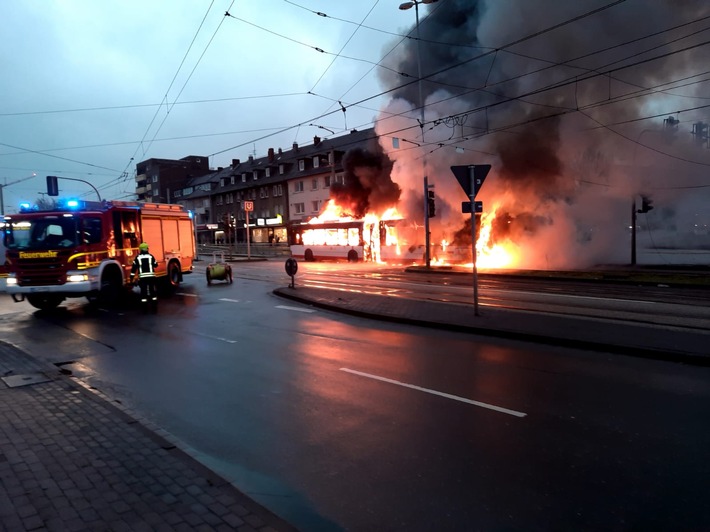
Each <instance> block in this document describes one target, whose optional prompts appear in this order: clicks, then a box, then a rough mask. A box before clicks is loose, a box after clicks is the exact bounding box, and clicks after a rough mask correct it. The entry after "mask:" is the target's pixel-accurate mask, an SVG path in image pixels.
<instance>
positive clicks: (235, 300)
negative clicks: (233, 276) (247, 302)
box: [219, 297, 240, 303]
mask: <svg viewBox="0 0 710 532" xmlns="http://www.w3.org/2000/svg"><path fill="white" fill-rule="evenodd" d="M219 300H220V301H228V302H229V303H239V301H240V300H239V299H229V298H228V297H220V298H219Z"/></svg>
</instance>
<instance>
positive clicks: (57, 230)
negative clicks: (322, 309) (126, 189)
mask: <svg viewBox="0 0 710 532" xmlns="http://www.w3.org/2000/svg"><path fill="white" fill-rule="evenodd" d="M4 222H5V223H4V234H3V244H4V246H5V255H6V257H5V266H6V268H7V279H6V283H7V286H6V290H7V292H8V293H9V294H10V295H11V296H12V298H13V299H14V300H15V301H16V302H19V301H23V300H24V299H25V298H26V299H27V301H28V302H29V303H30V304H31V305H32V306H34V307H36V308H38V309H42V310H48V309H53V308H55V307H56V306H58V305H59V304H61V303H62V301H64V299H66V298H69V297H86V298H88V299H89V300H90V301H98V302H100V303H102V304H109V305H110V304H113V303H115V302H116V301H117V300H118V299H119V297H120V296H121V294H122V292H123V291H124V289H130V288H131V286H132V285H131V284H130V272H131V266H132V264H133V260H134V259H135V257H136V255H137V254H138V251H139V250H138V245H139V244H140V243H141V242H147V243H148V244H149V245H150V252H151V253H152V254H153V255H154V256H155V258H156V260H157V261H158V269H157V272H156V273H157V276H158V279H159V281H161V283H160V284H161V288H167V289H172V290H174V289H175V288H176V287H177V286H178V285H179V284H180V282H181V281H182V279H183V274H187V273H191V272H192V261H193V259H194V258H195V230H194V229H195V228H194V223H193V219H192V214H191V213H190V212H189V211H187V210H185V209H184V207H182V206H181V205H171V204H161V203H139V202H130V201H105V200H104V201H101V202H90V201H81V200H73V201H66V202H61V203H60V204H59V206H58V207H56V208H54V209H52V210H51V211H39V210H35V209H31V208H23V209H21V211H20V213H19V214H12V215H6V216H5V218H4Z"/></svg>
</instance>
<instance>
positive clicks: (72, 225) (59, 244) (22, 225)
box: [3, 216, 77, 250]
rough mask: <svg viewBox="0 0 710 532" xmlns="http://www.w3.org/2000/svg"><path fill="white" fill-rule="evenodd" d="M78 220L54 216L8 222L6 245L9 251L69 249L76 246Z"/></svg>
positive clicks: (5, 235) (5, 237)
mask: <svg viewBox="0 0 710 532" xmlns="http://www.w3.org/2000/svg"><path fill="white" fill-rule="evenodd" d="M76 239H77V220H76V219H75V218H74V217H73V216H72V217H64V216H53V217H46V218H28V219H26V220H9V221H8V220H6V226H5V234H4V238H3V240H4V243H5V247H6V248H7V249H23V250H34V249H51V248H69V247H72V246H75V245H76Z"/></svg>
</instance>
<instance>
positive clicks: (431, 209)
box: [426, 190, 436, 218]
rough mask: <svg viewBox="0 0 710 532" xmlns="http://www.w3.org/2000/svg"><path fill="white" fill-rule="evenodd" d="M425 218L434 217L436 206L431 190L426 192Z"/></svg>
mask: <svg viewBox="0 0 710 532" xmlns="http://www.w3.org/2000/svg"><path fill="white" fill-rule="evenodd" d="M426 205H427V216H428V217H429V218H433V217H434V216H436V204H435V203H434V191H433V190H428V191H427V203H426Z"/></svg>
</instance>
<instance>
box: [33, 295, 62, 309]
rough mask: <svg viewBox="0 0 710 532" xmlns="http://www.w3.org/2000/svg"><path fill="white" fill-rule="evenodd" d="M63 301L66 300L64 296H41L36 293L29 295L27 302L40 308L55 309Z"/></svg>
mask: <svg viewBox="0 0 710 532" xmlns="http://www.w3.org/2000/svg"><path fill="white" fill-rule="evenodd" d="M62 301H64V298H63V297H62V296H39V295H36V294H32V295H28V296H27V302H28V303H29V304H30V305H32V306H33V307H34V308H38V309H39V310H52V309H55V308H57V307H58V306H59V304H60V303H61V302H62Z"/></svg>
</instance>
